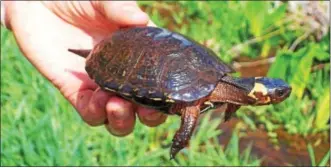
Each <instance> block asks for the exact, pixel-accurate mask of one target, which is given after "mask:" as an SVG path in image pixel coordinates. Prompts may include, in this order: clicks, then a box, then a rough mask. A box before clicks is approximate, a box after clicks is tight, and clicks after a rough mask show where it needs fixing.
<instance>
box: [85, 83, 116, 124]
mask: <svg viewBox="0 0 331 168" xmlns="http://www.w3.org/2000/svg"><path fill="white" fill-rule="evenodd" d="M110 97H111V94H110V93H107V92H105V91H103V90H101V89H100V88H98V89H97V90H95V91H94V93H93V95H92V97H91V99H90V101H89V104H88V110H87V114H86V115H85V117H86V118H85V119H84V121H86V122H87V123H88V124H89V125H91V126H98V125H102V124H104V123H105V121H106V119H107V113H106V104H107V102H108V100H109V98H110Z"/></svg>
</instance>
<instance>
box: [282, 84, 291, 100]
mask: <svg viewBox="0 0 331 168" xmlns="http://www.w3.org/2000/svg"><path fill="white" fill-rule="evenodd" d="M291 92H292V87H291V86H289V87H288V88H286V89H285V93H284V96H283V99H286V98H288V97H289V96H290V94H291Z"/></svg>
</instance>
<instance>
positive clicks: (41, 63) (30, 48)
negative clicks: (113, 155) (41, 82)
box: [4, 1, 166, 136]
mask: <svg viewBox="0 0 331 168" xmlns="http://www.w3.org/2000/svg"><path fill="white" fill-rule="evenodd" d="M4 3H5V7H6V19H7V20H6V23H7V26H8V28H9V29H11V30H12V32H13V33H14V36H15V38H16V41H17V43H18V45H19V47H20V49H21V51H22V52H23V54H24V55H25V56H26V57H27V59H28V60H29V61H30V62H31V63H32V64H33V65H34V66H35V67H36V68H37V70H38V71H39V72H40V73H41V74H43V75H44V76H45V77H46V78H47V79H48V80H49V81H51V82H52V83H53V84H54V85H55V86H56V87H57V88H58V89H59V90H60V91H61V93H62V94H63V95H64V97H65V98H66V99H68V100H69V102H70V103H71V104H72V105H73V106H74V107H75V108H76V110H77V111H78V112H79V114H80V115H81V117H82V119H83V120H84V121H85V122H86V123H88V124H89V125H91V126H99V125H102V124H105V126H106V128H107V130H108V131H109V132H110V133H111V134H113V135H117V136H125V135H128V134H129V133H131V132H132V131H133V128H134V124H135V119H136V115H135V112H137V115H138V118H139V119H140V121H141V122H142V123H144V124H145V125H148V126H157V125H159V124H161V123H163V122H164V121H165V120H166V115H164V114H162V113H159V112H156V111H155V110H152V109H147V108H144V107H141V106H138V105H135V104H132V103H130V102H128V101H126V100H124V99H121V98H119V97H116V96H115V95H113V94H111V93H109V92H104V91H102V90H101V89H100V88H98V86H97V85H96V84H95V83H94V82H93V81H92V80H91V79H90V78H89V77H88V75H87V73H86V71H85V60H84V59H83V58H81V57H79V56H77V55H75V54H72V53H69V52H68V51H67V49H68V48H75V49H91V48H92V47H93V46H94V45H95V44H96V43H97V42H99V41H100V40H102V39H103V38H104V37H106V36H109V35H110V34H111V33H112V32H114V31H116V30H117V29H119V28H121V27H128V26H133V25H142V26H144V25H147V24H149V25H153V24H152V23H151V22H149V18H148V16H147V15H146V14H145V13H144V12H142V11H141V10H140V9H139V7H138V6H137V4H136V2H128V1H125V2H115V1H111V2H108V1H97V2H94V1H48V2H24V1H16V2H15V1H12V2H9V1H6V2H4Z"/></svg>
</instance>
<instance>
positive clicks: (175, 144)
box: [170, 136, 185, 160]
mask: <svg viewBox="0 0 331 168" xmlns="http://www.w3.org/2000/svg"><path fill="white" fill-rule="evenodd" d="M175 137H176V136H175ZM176 140H177V139H176V138H174V142H173V143H172V145H171V149H170V160H172V159H175V157H176V155H177V153H178V152H179V151H180V150H182V149H183V148H185V145H180V143H179V142H178V141H176Z"/></svg>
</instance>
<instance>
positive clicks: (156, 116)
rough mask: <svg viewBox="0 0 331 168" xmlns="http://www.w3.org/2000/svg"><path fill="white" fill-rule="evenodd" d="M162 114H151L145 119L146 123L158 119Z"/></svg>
mask: <svg viewBox="0 0 331 168" xmlns="http://www.w3.org/2000/svg"><path fill="white" fill-rule="evenodd" d="M162 115H163V114H162V113H161V112H153V113H151V114H149V115H147V116H146V117H145V119H146V120H148V121H154V120H157V119H159V118H160V117H161V116H162Z"/></svg>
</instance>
